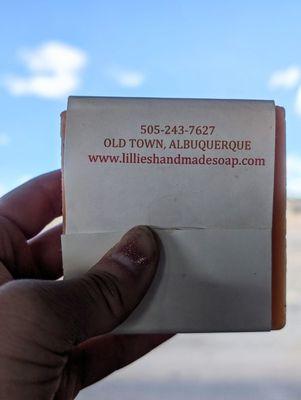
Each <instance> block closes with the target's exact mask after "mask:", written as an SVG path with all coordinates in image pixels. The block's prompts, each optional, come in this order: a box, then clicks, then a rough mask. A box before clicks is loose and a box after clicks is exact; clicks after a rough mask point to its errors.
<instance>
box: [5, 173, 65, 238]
mask: <svg viewBox="0 0 301 400" xmlns="http://www.w3.org/2000/svg"><path fill="white" fill-rule="evenodd" d="M61 210H62V192H61V171H60V170H57V171H53V172H49V173H47V174H44V175H40V176H38V177H37V178H34V179H31V180H30V181H28V182H26V183H24V184H23V185H21V186H19V187H17V188H16V189H14V190H12V191H11V192H9V193H7V194H6V195H4V196H3V197H2V198H1V199H0V215H2V216H4V217H6V218H7V219H9V220H10V221H12V222H13V223H14V224H15V225H17V226H18V227H19V228H20V230H21V231H22V232H23V234H24V235H25V237H26V238H27V239H29V238H31V237H33V236H35V235H36V234H38V233H39V232H40V231H41V230H42V229H43V228H44V227H45V226H46V225H47V224H48V223H49V222H51V221H52V220H53V219H54V218H56V217H58V216H60V215H61V212H62V211H61Z"/></svg>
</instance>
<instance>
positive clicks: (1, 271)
mask: <svg viewBox="0 0 301 400" xmlns="http://www.w3.org/2000/svg"><path fill="white" fill-rule="evenodd" d="M12 279H13V277H12V276H11V274H10V273H9V271H8V269H7V268H5V266H4V264H3V263H2V262H1V261H0V286H1V285H4V284H5V283H7V282H9V281H11V280H12Z"/></svg>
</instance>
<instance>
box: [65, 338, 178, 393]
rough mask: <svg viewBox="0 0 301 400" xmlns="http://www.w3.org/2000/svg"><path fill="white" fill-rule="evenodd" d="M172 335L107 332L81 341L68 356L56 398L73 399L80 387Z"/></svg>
mask: <svg viewBox="0 0 301 400" xmlns="http://www.w3.org/2000/svg"><path fill="white" fill-rule="evenodd" d="M172 336H173V335H170V334H158V335H155V334H153V335H106V336H100V337H97V338H93V339H90V340H88V341H86V342H84V343H82V344H80V345H79V346H77V347H76V348H75V349H74V350H73V351H72V353H71V355H70V357H69V360H68V363H67V365H66V367H65V369H64V372H63V376H62V380H61V384H60V388H59V390H58V393H57V398H58V399H60V398H64V399H69V398H70V399H71V398H72V399H73V398H74V397H75V396H76V395H77V394H78V392H79V391H80V390H82V389H84V388H85V387H87V386H90V385H92V384H93V383H95V382H98V381H99V380H101V379H103V378H104V377H106V376H108V375H110V374H111V373H112V372H114V371H117V370H118V369H121V368H123V367H125V366H126V365H128V364H130V363H132V362H133V361H135V360H138V359H139V358H141V357H142V356H144V355H145V354H147V353H149V352H150V351H151V350H153V349H154V348H156V347H157V346H159V345H160V344H162V343H163V342H165V341H166V340H168V339H170V338H171V337H172ZM60 394H61V395H62V396H61V397H59V396H60ZM66 394H68V395H69V396H70V397H68V396H66ZM63 395H65V396H66V397H64V396H63Z"/></svg>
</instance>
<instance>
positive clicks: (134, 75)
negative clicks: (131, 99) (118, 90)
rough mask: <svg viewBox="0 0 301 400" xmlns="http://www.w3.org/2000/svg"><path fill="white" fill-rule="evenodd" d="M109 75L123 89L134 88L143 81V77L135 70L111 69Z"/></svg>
mask: <svg viewBox="0 0 301 400" xmlns="http://www.w3.org/2000/svg"><path fill="white" fill-rule="evenodd" d="M110 75H111V76H112V78H113V79H114V80H115V81H116V82H117V83H118V84H119V85H120V86H123V87H129V88H136V87H138V86H141V85H142V84H143V82H144V81H145V75H144V74H143V73H142V72H140V71H135V70H125V69H113V70H111V71H110Z"/></svg>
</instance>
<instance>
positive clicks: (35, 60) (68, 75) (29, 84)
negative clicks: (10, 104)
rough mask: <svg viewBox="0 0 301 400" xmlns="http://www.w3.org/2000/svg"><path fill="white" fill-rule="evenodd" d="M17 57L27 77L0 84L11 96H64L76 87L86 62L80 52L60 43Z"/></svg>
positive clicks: (15, 78) (49, 43) (82, 52)
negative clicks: (27, 72)
mask: <svg viewBox="0 0 301 400" xmlns="http://www.w3.org/2000/svg"><path fill="white" fill-rule="evenodd" d="M19 56H20V58H21V60H22V61H23V63H24V65H25V67H26V68H27V69H28V70H29V72H30V74H29V75H28V76H9V77H7V78H6V80H5V82H4V83H5V85H6V87H7V89H8V90H9V92H10V93H11V94H13V95H15V96H22V95H35V96H40V97H46V98H59V97H62V96H66V95H68V94H70V92H72V91H74V90H75V89H76V88H77V87H78V86H79V84H80V73H81V71H82V70H83V68H84V67H85V65H86V62H87V56H86V54H85V52H84V51H82V50H81V49H78V48H76V47H73V46H70V45H67V44H65V43H60V42H47V43H44V44H42V45H40V46H39V47H37V48H35V49H26V50H22V51H20V53H19Z"/></svg>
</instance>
